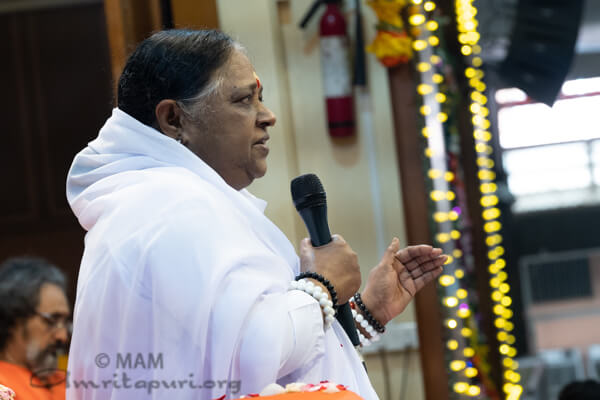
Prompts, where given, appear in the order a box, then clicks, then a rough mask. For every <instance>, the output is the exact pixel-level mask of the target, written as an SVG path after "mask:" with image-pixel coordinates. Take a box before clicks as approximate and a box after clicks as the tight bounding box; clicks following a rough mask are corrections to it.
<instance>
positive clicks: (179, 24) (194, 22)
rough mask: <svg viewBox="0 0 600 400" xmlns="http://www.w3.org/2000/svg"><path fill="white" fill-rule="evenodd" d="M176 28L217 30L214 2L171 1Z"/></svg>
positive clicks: (217, 21) (207, 0)
mask: <svg viewBox="0 0 600 400" xmlns="http://www.w3.org/2000/svg"><path fill="white" fill-rule="evenodd" d="M171 8H172V11H173V23H174V25H175V27H176V28H194V29H200V28H205V29H206V28H214V29H217V28H219V18H218V15H217V2H216V0H203V1H196V0H171Z"/></svg>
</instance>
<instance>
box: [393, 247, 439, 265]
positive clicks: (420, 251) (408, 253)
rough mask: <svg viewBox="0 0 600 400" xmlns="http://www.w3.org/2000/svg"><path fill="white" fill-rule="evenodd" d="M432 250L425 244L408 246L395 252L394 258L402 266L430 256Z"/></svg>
mask: <svg viewBox="0 0 600 400" xmlns="http://www.w3.org/2000/svg"><path fill="white" fill-rule="evenodd" d="M432 250H433V248H432V247H431V246H429V245H426V244H420V245H417V246H408V247H405V248H404V249H402V250H399V251H397V252H396V258H397V259H398V261H400V262H401V263H403V264H406V263H408V262H410V261H411V260H412V259H414V258H417V257H420V256H425V255H427V254H430V253H431V251H432Z"/></svg>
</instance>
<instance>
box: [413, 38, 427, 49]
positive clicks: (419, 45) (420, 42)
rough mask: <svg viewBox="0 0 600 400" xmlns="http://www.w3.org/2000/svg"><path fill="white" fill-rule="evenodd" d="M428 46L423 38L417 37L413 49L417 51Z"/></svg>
mask: <svg viewBox="0 0 600 400" xmlns="http://www.w3.org/2000/svg"><path fill="white" fill-rule="evenodd" d="M426 47H427V42H426V41H424V40H422V39H417V40H415V41H414V42H413V49H415V50H416V51H421V50H424V49H425V48H426Z"/></svg>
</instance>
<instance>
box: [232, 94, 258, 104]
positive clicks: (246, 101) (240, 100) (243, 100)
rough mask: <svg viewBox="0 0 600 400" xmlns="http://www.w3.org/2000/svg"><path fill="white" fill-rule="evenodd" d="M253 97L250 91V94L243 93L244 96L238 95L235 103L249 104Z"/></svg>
mask: <svg viewBox="0 0 600 400" xmlns="http://www.w3.org/2000/svg"><path fill="white" fill-rule="evenodd" d="M253 97H254V94H253V93H250V94H248V95H245V96H242V97H239V98H238V99H237V100H236V103H242V104H250V103H252V98H253Z"/></svg>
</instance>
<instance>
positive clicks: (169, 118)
mask: <svg viewBox="0 0 600 400" xmlns="http://www.w3.org/2000/svg"><path fill="white" fill-rule="evenodd" d="M154 114H155V116H156V124H157V125H158V127H157V128H159V130H160V131H161V132H162V133H164V134H165V135H167V136H169V137H171V138H173V139H177V138H180V137H181V126H182V123H183V121H182V118H183V112H182V110H181V108H179V106H178V105H177V102H176V101H175V100H171V99H165V100H161V101H160V102H159V103H158V104H157V105H156V108H155V110H154Z"/></svg>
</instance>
